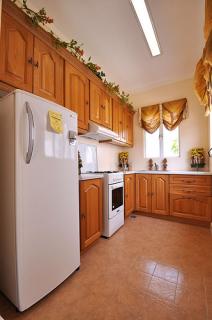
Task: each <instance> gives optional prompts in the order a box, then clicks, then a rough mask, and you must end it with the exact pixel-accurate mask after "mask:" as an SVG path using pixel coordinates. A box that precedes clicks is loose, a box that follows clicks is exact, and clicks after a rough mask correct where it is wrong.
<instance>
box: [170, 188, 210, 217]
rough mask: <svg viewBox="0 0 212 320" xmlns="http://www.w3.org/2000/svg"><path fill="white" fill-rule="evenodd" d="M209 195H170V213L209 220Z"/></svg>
mask: <svg viewBox="0 0 212 320" xmlns="http://www.w3.org/2000/svg"><path fill="white" fill-rule="evenodd" d="M211 199H212V198H211V197H201V196H196V195H193V196H188V195H185V196H184V195H179V194H171V195H170V214H171V215H172V216H176V217H182V218H188V219H194V220H202V221H211V209H212V208H211Z"/></svg>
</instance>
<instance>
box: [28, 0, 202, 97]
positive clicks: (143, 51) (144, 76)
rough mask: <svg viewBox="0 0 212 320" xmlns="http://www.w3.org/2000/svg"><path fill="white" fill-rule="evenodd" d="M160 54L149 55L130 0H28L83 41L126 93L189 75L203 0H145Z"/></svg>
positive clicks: (198, 44) (199, 41)
mask: <svg viewBox="0 0 212 320" xmlns="http://www.w3.org/2000/svg"><path fill="white" fill-rule="evenodd" d="M146 1H147V4H148V7H149V9H150V13H151V16H152V18H153V21H154V25H155V28H156V31H157V35H158V38H159V42H160V47H161V49H162V54H161V55H160V56H157V57H152V56H151V54H150V51H149V48H148V46H147V43H146V41H145V38H144V35H143V32H142V30H141V28H140V26H139V24H138V21H137V18H136V16H135V13H134V11H133V10H132V6H131V4H130V1H129V0H60V1H57V0H30V1H29V4H30V3H31V4H32V5H33V6H34V7H36V8H37V9H40V8H41V7H45V9H46V10H47V13H48V15H49V16H51V17H53V18H54V23H55V27H56V28H57V29H58V31H60V33H61V34H63V35H64V36H65V38H66V39H72V38H74V39H76V40H78V41H79V42H80V43H83V44H84V46H83V47H84V50H85V54H86V56H87V57H89V56H90V55H91V56H92V59H93V61H94V62H95V63H97V64H99V65H100V66H102V68H103V70H104V71H105V73H106V75H107V79H108V80H110V81H115V82H116V83H119V84H120V86H121V88H122V89H123V90H126V91H127V92H130V93H135V92H139V91H146V90H148V89H151V88H153V87H157V86H160V85H163V84H167V83H173V82H176V81H180V80H183V79H187V78H191V77H192V76H193V73H194V70H195V65H196V63H197V60H198V59H199V57H200V55H201V51H202V48H203V43H204V41H203V21H204V0H186V1H185V0H172V1H170V0H146Z"/></svg>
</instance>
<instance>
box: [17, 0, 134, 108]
mask: <svg viewBox="0 0 212 320" xmlns="http://www.w3.org/2000/svg"><path fill="white" fill-rule="evenodd" d="M11 1H12V2H14V3H16V2H17V0H11ZM19 2H20V1H19ZM20 8H21V9H22V10H23V11H24V12H25V13H26V14H27V15H28V17H29V18H30V20H31V22H32V24H33V25H34V26H38V25H39V24H41V25H42V26H44V25H47V24H51V23H53V19H52V18H50V17H48V16H47V13H46V10H45V9H44V8H42V9H40V10H39V11H38V12H36V11H34V10H32V9H30V8H29V7H28V6H27V0H22V6H21V7H20ZM49 33H50V34H51V36H52V41H53V43H54V45H55V47H56V48H65V49H67V50H69V51H70V52H71V54H72V55H74V56H75V57H76V58H77V59H78V60H80V61H81V62H82V63H84V65H85V66H86V67H87V68H89V69H90V70H91V71H92V72H93V73H94V74H95V75H96V76H97V77H98V78H99V79H100V80H102V82H103V83H104V85H105V86H106V87H107V89H108V91H109V92H110V93H112V94H115V95H117V96H118V97H119V98H120V100H121V102H122V103H123V104H126V105H127V106H128V107H129V108H130V109H131V110H133V105H132V103H131V102H130V100H129V94H127V93H126V92H124V91H120V88H119V85H118V84H115V83H114V82H108V81H107V79H106V74H105V72H104V71H103V70H101V67H100V66H99V65H97V64H96V63H94V62H92V61H91V57H89V58H88V60H87V61H86V59H85V57H84V50H83V49H82V44H79V43H78V42H77V41H76V40H74V39H72V40H71V41H69V42H66V41H64V40H62V39H60V38H59V37H57V36H56V35H55V34H54V32H53V31H52V30H50V31H49Z"/></svg>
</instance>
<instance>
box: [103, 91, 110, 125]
mask: <svg viewBox="0 0 212 320" xmlns="http://www.w3.org/2000/svg"><path fill="white" fill-rule="evenodd" d="M112 111H113V110H112V98H111V97H110V96H109V95H108V94H106V93H105V92H102V108H101V123H102V125H103V126H104V127H107V128H109V129H112V125H113V123H112Z"/></svg>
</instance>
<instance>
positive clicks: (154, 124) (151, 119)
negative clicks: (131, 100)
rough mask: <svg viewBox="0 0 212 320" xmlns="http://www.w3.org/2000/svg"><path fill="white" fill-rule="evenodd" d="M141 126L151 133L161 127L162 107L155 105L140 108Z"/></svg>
mask: <svg viewBox="0 0 212 320" xmlns="http://www.w3.org/2000/svg"><path fill="white" fill-rule="evenodd" d="M138 111H139V114H138V116H139V124H140V126H141V128H143V129H144V130H145V131H147V132H149V133H153V132H155V131H156V130H157V129H158V128H159V127H160V105H159V104H155V105H152V106H148V107H143V108H139V110H138Z"/></svg>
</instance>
